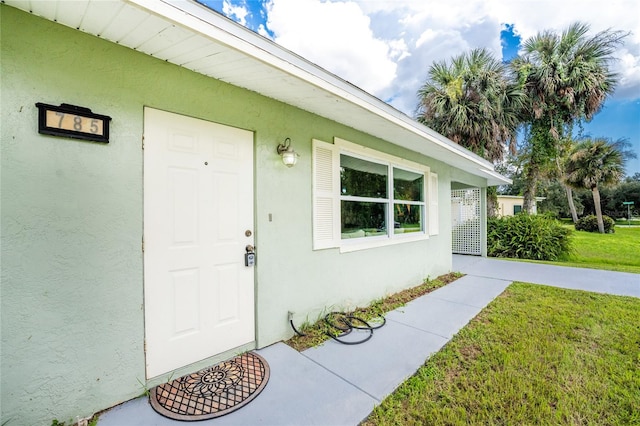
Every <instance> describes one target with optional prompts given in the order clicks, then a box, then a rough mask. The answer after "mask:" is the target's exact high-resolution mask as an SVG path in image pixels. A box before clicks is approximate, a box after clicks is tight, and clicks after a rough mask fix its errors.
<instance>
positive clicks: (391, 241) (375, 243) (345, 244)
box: [340, 232, 429, 253]
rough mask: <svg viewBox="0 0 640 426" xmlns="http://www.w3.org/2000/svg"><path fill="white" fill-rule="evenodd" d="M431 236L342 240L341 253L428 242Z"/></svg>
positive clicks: (420, 234) (423, 234)
mask: <svg viewBox="0 0 640 426" xmlns="http://www.w3.org/2000/svg"><path fill="white" fill-rule="evenodd" d="M428 239H429V235H427V234H425V233H423V232H420V233H416V234H413V235H402V234H394V236H393V238H389V237H387V236H385V237H369V238H358V239H355V240H353V241H349V239H346V240H342V242H341V243H340V253H351V252H354V251H359V250H367V249H372V248H378V247H385V246H392V245H396V244H403V243H410V242H414V241H424V240H428Z"/></svg>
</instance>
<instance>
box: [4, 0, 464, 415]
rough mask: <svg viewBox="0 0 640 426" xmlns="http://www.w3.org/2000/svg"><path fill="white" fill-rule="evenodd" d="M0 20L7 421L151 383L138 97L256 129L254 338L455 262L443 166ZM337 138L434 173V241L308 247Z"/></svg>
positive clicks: (175, 73) (114, 49)
mask: <svg viewBox="0 0 640 426" xmlns="http://www.w3.org/2000/svg"><path fill="white" fill-rule="evenodd" d="M0 14H1V37H2V46H1V48H2V50H1V58H2V62H1V78H2V80H1V87H0V88H1V90H2V99H1V104H0V105H1V112H2V114H1V116H2V123H1V125H2V128H1V137H2V144H1V157H2V158H1V176H0V177H1V200H0V201H1V203H2V204H1V206H2V221H1V232H2V259H1V262H2V264H1V267H2V289H1V302H2V313H1V320H2V325H1V327H2V329H1V331H2V348H1V349H2V354H1V355H2V361H1V362H2V365H1V380H2V383H1V402H2V406H1V410H2V417H1V421H0V423H2V422H5V421H7V420H10V419H14V420H13V423H9V424H14V423H15V424H33V425H36V424H47V425H48V424H51V421H52V419H54V418H55V419H58V420H60V421H67V420H69V419H70V418H73V419H75V417H76V416H81V417H82V416H89V415H91V414H92V413H94V412H96V411H99V410H101V409H104V408H107V407H109V406H112V405H115V404H117V403H119V402H121V401H124V400H127V399H130V398H132V397H135V396H137V395H140V394H141V393H142V392H143V391H144V386H145V383H146V379H145V357H144V295H143V272H144V271H143V254H142V249H141V241H142V230H143V180H142V177H143V151H142V146H141V141H142V135H143V109H144V106H150V107H153V108H158V109H163V110H167V111H171V112H174V113H179V114H184V115H188V116H193V117H197V118H202V119H206V120H210V121H214V122H218V123H221V124H226V125H230V126H234V127H238V128H243V129H248V130H251V131H253V132H254V135H255V157H254V158H255V160H254V161H255V194H256V196H255V197H256V198H255V230H254V231H255V236H256V247H257V264H256V281H255V285H256V318H257V319H256V322H257V324H256V345H255V346H258V347H263V346H265V345H268V344H271V343H273V342H275V341H278V340H281V339H283V338H287V337H289V336H290V335H291V334H292V331H291V330H290V328H289V325H288V323H287V312H288V311H293V312H296V321H301V320H305V319H310V320H312V319H315V317H317V315H319V314H320V313H321V312H322V311H323V310H325V309H334V308H344V307H353V306H358V305H364V304H367V303H369V302H370V301H372V300H374V299H376V298H379V297H382V296H384V295H385V294H388V293H391V292H394V291H397V290H400V289H402V288H406V287H409V286H414V285H417V284H419V283H420V282H421V281H422V280H423V279H424V278H425V277H427V276H431V277H434V276H437V275H439V274H442V273H445V272H448V271H449V270H450V268H451V252H450V247H451V235H450V232H449V231H448V230H449V229H450V213H449V208H450V203H449V189H450V187H451V181H452V180H453V179H455V175H456V171H455V170H452V169H451V168H450V167H448V166H446V165H444V164H442V163H439V162H437V161H434V160H432V159H430V158H428V157H424V156H420V155H416V154H415V153H411V152H408V151H406V150H403V149H401V148H399V147H397V146H395V145H391V144H389V143H388V142H385V141H381V140H378V139H375V138H372V137H371V136H369V135H367V134H365V133H362V132H359V131H356V130H354V129H351V128H349V127H345V126H342V125H339V124H337V123H335V122H331V121H328V120H326V119H323V118H321V117H318V116H315V115H313V114H310V113H307V112H305V111H302V110H300V109H296V108H293V107H290V106H287V105H285V104H283V103H280V102H277V101H274V100H271V99H268V98H265V97H263V96H260V95H258V94H256V93H253V92H249V91H246V90H243V89H239V88H237V87H233V86H230V85H227V84H224V83H222V82H219V81H217V80H214V79H211V78H208V77H205V76H202V75H199V74H196V73H193V72H191V71H189V70H186V69H184V68H180V67H177V66H174V65H171V64H169V63H166V62H163V61H160V60H157V59H154V58H151V57H148V56H146V55H144V54H141V53H138V52H135V51H133V50H130V49H127V48H124V47H122V46H118V45H115V44H112V43H109V42H107V41H104V40H101V39H99V38H96V37H92V36H88V35H85V34H82V33H80V32H78V31H75V30H73V29H70V28H66V27H63V26H61V25H58V24H55V23H51V22H48V21H45V20H42V19H40V18H37V17H34V16H32V15H29V14H27V13H24V12H20V11H18V10H15V9H13V8H11V7H8V6H5V5H1V6H0ZM36 102H44V103H49V104H53V105H58V104H60V103H69V104H74V105H80V106H83V107H88V108H91V109H92V110H93V111H94V112H95V113H99V114H105V115H109V116H111V117H112V122H111V138H110V142H109V143H108V144H100V143H94V142H83V141H78V140H72V139H66V138H57V137H52V136H45V135H40V134H38V128H37V108H36V107H35V103H36ZM286 137H289V138H291V140H292V141H293V146H294V148H295V150H296V151H297V152H299V153H300V160H299V162H298V164H297V165H296V166H295V167H294V168H291V169H289V168H286V167H284V166H283V165H282V163H281V160H280V157H279V156H278V155H277V154H276V152H275V148H276V145H277V144H278V143H280V142H282V141H283V140H284V138H286ZM334 137H340V138H343V139H346V140H349V141H351V142H354V143H357V144H361V145H365V146H369V147H372V148H374V149H377V150H380V151H382V152H386V153H389V154H392V155H396V156H399V157H405V158H409V159H411V160H412V161H415V162H420V163H423V164H427V165H429V166H430V167H431V168H432V171H434V172H436V173H438V175H439V186H440V187H439V194H440V199H439V210H440V214H439V216H440V230H441V231H440V234H439V235H437V236H434V237H432V238H430V239H429V240H424V241H418V242H412V243H406V244H398V245H393V246H388V247H381V248H376V249H369V250H362V251H357V252H352V253H343V254H341V253H340V252H339V250H337V249H330V250H321V251H313V250H312V211H311V209H312V199H311V185H312V184H311V140H312V139H313V138H317V139H320V140H325V141H328V142H331V141H332V140H333V138H334ZM472 183H473V182H472Z"/></svg>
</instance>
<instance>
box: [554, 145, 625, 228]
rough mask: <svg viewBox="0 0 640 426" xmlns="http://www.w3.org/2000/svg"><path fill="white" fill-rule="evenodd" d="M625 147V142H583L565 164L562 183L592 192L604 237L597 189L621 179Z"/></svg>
mask: <svg viewBox="0 0 640 426" xmlns="http://www.w3.org/2000/svg"><path fill="white" fill-rule="evenodd" d="M624 144H625V141H624V140H618V141H616V142H611V141H609V140H608V139H604V138H597V139H585V140H584V141H582V142H580V143H579V144H578V145H576V147H575V148H574V149H573V151H572V152H571V154H570V155H569V158H568V159H567V162H566V165H565V173H566V175H565V180H566V182H567V183H568V184H569V185H571V186H573V187H574V188H585V189H590V190H591V193H592V195H593V203H594V205H595V209H596V216H597V219H598V230H599V231H600V233H601V234H604V222H603V220H602V206H601V204H600V190H599V186H610V185H613V184H616V183H618V182H619V181H620V179H622V177H623V176H624V163H625V156H624V153H623V149H622V147H623V146H624Z"/></svg>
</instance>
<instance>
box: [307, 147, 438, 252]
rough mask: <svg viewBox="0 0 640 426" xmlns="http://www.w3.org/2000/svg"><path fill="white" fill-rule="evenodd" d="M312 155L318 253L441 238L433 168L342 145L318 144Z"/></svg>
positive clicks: (315, 243)
mask: <svg viewBox="0 0 640 426" xmlns="http://www.w3.org/2000/svg"><path fill="white" fill-rule="evenodd" d="M313 150H314V159H313V168H314V171H313V174H314V188H313V189H314V218H313V219H314V249H321V248H330V247H340V248H341V249H342V250H343V251H344V250H347V251H349V250H351V249H354V247H357V248H367V247H375V246H379V245H385V244H391V243H397V242H401V241H408V240H415V239H424V238H427V235H428V234H432V235H435V234H437V205H438V204H437V175H435V174H433V173H429V168H428V167H426V166H424V165H419V164H414V163H410V162H408V161H406V160H402V159H400V158H395V157H391V156H388V155H385V154H382V153H379V152H376V151H372V150H369V149H366V148H363V147H360V146H358V145H354V144H351V143H349V142H346V141H342V140H339V139H336V144H335V145H334V144H329V143H326V142H321V141H316V140H314V148H313ZM434 179H435V180H434ZM434 182H435V186H434ZM427 193H428V194H430V197H431V198H428V197H427ZM434 194H435V201H433V199H432V198H433V197H434ZM427 200H429V204H427ZM427 218H428V221H429V227H428V228H427V223H426V222H427ZM427 231H428V232H427Z"/></svg>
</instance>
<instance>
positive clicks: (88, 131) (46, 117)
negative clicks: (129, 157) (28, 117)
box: [36, 102, 111, 143]
mask: <svg viewBox="0 0 640 426" xmlns="http://www.w3.org/2000/svg"><path fill="white" fill-rule="evenodd" d="M36 106H37V107H38V133H42V134H44V135H52V136H62V137H66V138H74V139H83V140H88V141H94V142H105V143H108V142H109V122H110V121H111V117H109V116H106V115H100V114H94V113H93V112H91V110H90V109H89V108H83V107H79V106H75V105H69V104H61V105H60V106H54V105H47V104H43V103H40V102H38V103H37V104H36Z"/></svg>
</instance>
